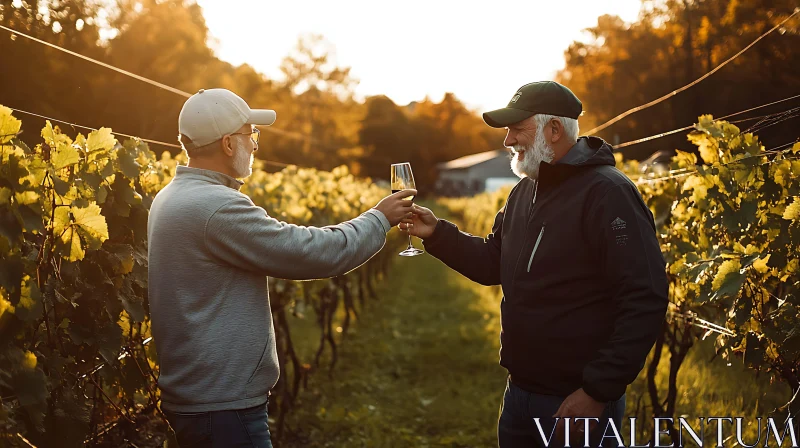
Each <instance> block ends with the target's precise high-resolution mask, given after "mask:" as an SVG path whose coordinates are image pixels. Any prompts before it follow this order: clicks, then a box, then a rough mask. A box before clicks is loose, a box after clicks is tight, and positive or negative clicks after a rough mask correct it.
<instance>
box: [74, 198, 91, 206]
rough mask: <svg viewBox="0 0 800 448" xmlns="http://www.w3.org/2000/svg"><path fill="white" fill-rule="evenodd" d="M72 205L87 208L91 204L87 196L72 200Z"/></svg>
mask: <svg viewBox="0 0 800 448" xmlns="http://www.w3.org/2000/svg"><path fill="white" fill-rule="evenodd" d="M70 205H72V206H73V207H77V208H85V207H88V206H89V200H88V199H86V198H77V199H75V200H74V201H72V203H71V204H70Z"/></svg>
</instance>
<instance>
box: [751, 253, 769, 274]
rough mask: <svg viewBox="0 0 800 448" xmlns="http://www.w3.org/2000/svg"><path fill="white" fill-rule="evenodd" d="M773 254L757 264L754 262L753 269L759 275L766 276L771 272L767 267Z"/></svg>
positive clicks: (761, 259) (760, 259) (759, 260)
mask: <svg viewBox="0 0 800 448" xmlns="http://www.w3.org/2000/svg"><path fill="white" fill-rule="evenodd" d="M771 256H772V254H768V255H767V256H766V257H763V258H759V259H758V260H756V261H755V262H753V269H755V270H756V272H758V273H759V274H766V273H767V272H768V271H769V266H767V262H769V257H771Z"/></svg>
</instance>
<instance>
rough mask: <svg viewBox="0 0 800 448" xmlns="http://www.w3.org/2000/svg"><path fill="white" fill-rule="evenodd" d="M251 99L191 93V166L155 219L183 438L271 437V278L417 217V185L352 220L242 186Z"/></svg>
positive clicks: (330, 261)
mask: <svg viewBox="0 0 800 448" xmlns="http://www.w3.org/2000/svg"><path fill="white" fill-rule="evenodd" d="M274 122H275V112H274V111H272V110H266V109H250V107H249V106H248V105H247V103H246V102H245V101H244V100H243V99H242V98H240V97H238V96H237V95H236V94H234V93H233V92H231V91H228V90H224V89H210V90H201V91H200V92H198V93H197V94H195V95H193V96H192V97H191V98H189V99H188V100H187V101H186V103H185V104H184V106H183V109H182V110H181V113H180V117H179V118H178V124H179V129H180V141H181V144H182V146H183V148H184V149H185V150H186V152H187V153H188V155H189V165H188V166H179V167H178V168H177V172H176V174H175V178H174V179H173V180H172V181H171V182H170V183H169V185H167V186H166V187H165V188H164V189H163V190H161V191H160V192H159V193H158V195H156V197H155V199H154V201H153V204H152V206H151V209H150V219H149V221H148V227H147V235H148V261H149V289H148V296H149V302H150V315H151V319H152V332H153V337H154V342H155V346H156V350H157V351H158V357H159V362H160V366H161V374H160V377H159V380H158V385H159V387H160V389H161V398H162V409H163V411H164V414H165V415H166V416H167V419H168V420H169V422H170V424H171V425H172V427H173V428H174V430H175V432H176V434H177V438H178V443H179V444H180V445H181V446H192V447H222V446H224V447H230V446H255V447H271V442H270V435H269V428H268V425H267V400H268V396H269V390H270V389H271V388H272V387H273V386H274V385H275V383H276V382H277V380H278V375H279V366H278V356H277V351H276V347H275V332H274V329H273V326H272V315H271V313H270V306H269V297H268V288H267V277H268V276H269V277H279V278H286V279H294V280H306V279H316V278H324V277H333V276H337V275H342V274H344V273H346V272H348V271H351V270H353V269H355V268H357V267H358V266H360V265H361V264H363V263H364V262H366V261H367V260H369V259H370V258H371V257H372V256H373V255H375V254H376V253H377V252H378V251H379V250H380V249H381V248H382V247H383V245H384V243H385V241H386V233H387V232H388V231H389V230H390V229H391V227H392V226H395V225H397V224H398V223H399V222H400V220H401V219H403V218H404V217H406V216H410V215H411V214H410V212H411V206H412V204H411V201H408V200H403V198H407V197H409V196H412V195H414V194H415V193H416V191H414V190H404V191H401V192H399V193H395V194H393V195H391V196H387V197H386V198H384V199H383V200H381V201H380V202H379V203H378V204H377V205H376V206H375V207H374V208H372V209H370V210H368V211H366V212H365V213H363V214H362V215H361V216H359V217H357V218H355V219H352V220H350V221H347V222H344V223H341V224H338V225H334V226H329V227H324V228H316V227H301V226H296V225H292V224H287V223H284V222H280V221H278V220H276V219H274V218H272V217H270V216H269V215H268V214H267V212H266V211H265V210H264V209H263V208H261V207H257V206H256V205H254V204H253V202H252V201H251V200H250V198H249V197H248V196H247V195H245V194H243V193H241V192H239V187H241V186H242V184H243V183H242V181H241V180H239V179H240V178H246V177H247V176H249V175H250V174H251V163H252V158H253V153H254V152H255V151H256V150H258V142H259V138H258V137H259V132H258V130H257V129H256V128H255V127H254V126H255V125H260V126H269V125H271V124H272V123H274Z"/></svg>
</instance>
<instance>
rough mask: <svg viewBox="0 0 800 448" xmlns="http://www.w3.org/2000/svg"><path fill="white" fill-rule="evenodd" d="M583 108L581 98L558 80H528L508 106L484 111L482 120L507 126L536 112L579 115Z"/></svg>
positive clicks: (492, 125) (490, 123)
mask: <svg viewBox="0 0 800 448" xmlns="http://www.w3.org/2000/svg"><path fill="white" fill-rule="evenodd" d="M582 111H583V104H582V103H581V100H579V99H578V97H577V96H575V94H574V93H572V90H569V89H568V88H566V87H565V86H563V85H561V84H559V83H557V82H555V81H538V82H532V83H530V84H525V85H524V86H522V87H520V88H519V90H517V93H515V94H514V96H513V97H512V98H511V101H509V102H508V106H506V107H504V108H502V109H497V110H493V111H491V112H484V114H483V121H485V122H486V124H488V125H489V126H491V127H493V128H504V127H506V126H510V125H512V124H514V123H519V122H520V121H522V120H524V119H526V118H528V117H532V116H534V115H535V114H547V115H555V116H557V117H567V118H574V119H576V120H577V119H578V117H579V116H580V115H581V112H582Z"/></svg>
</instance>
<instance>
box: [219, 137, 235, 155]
mask: <svg viewBox="0 0 800 448" xmlns="http://www.w3.org/2000/svg"><path fill="white" fill-rule="evenodd" d="M220 144H221V145H222V152H224V153H225V155H226V156H228V157H233V153H234V151H233V141H232V137H231V136H230V135H226V136H224V137H222V140H220Z"/></svg>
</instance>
